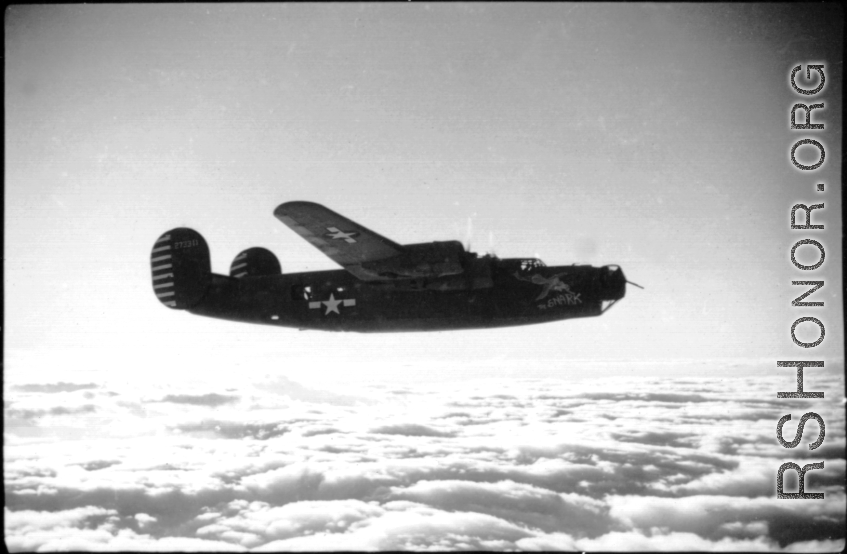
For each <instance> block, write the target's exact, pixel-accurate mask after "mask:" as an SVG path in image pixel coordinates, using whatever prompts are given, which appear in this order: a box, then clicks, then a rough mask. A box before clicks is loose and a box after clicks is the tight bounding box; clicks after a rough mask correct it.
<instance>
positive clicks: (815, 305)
mask: <svg viewBox="0 0 847 554" xmlns="http://www.w3.org/2000/svg"><path fill="white" fill-rule="evenodd" d="M804 76H805V79H804V78H803V77H804ZM788 81H789V84H790V85H791V88H792V89H793V91H794V92H795V93H796V94H797V95H799V96H798V97H797V100H801V99H802V100H805V101H806V102H811V103H809V104H806V103H804V102H795V104H794V105H793V106H792V107H791V111H790V112H789V116H790V119H791V127H790V128H791V132H792V134H793V133H795V132H797V131H800V132H803V133H804V136H801V137H797V136H796V135H795V137H796V138H795V137H792V143H793V144H792V146H791V150H790V153H789V158H790V159H791V163H792V164H793V166H794V167H796V168H797V169H799V170H800V174H801V175H802V176H804V177H806V176H809V177H812V178H811V179H807V182H808V183H810V184H811V185H812V188H811V189H807V191H806V193H805V194H807V195H808V194H809V192H811V193H812V195H821V194H825V193H826V183H820V182H817V181H819V180H820V179H817V178H815V172H816V171H818V170H819V169H821V168H822V167H823V166H824V163H825V162H826V148H825V146H824V135H825V133H824V131H825V127H826V124H825V123H824V122H822V121H817V122H815V123H813V122H812V119H813V112H814V111H815V110H817V109H821V110H822V109H824V107H825V106H824V101H823V98H822V97H821V96H820V94H821V93H822V91H823V90H824V87H825V86H826V67H825V65H824V64H823V63H818V64H816V63H807V64H805V67H804V66H803V65H797V66H795V67H793V68H792V69H791V73H790V76H789V78H788ZM818 115H820V114H818ZM809 204H811V205H809ZM809 204H794V205H793V206H792V207H791V215H790V218H789V220H790V224H791V230H792V231H799V232H801V233H803V235H802V236H801V237H798V238H799V240H797V241H796V242H795V243H794V245H793V246H792V247H791V255H790V259H791V263H792V264H793V265H794V267H796V268H797V269H800V270H802V271H807V272H809V277H810V279H813V278H814V277H816V276H817V275H816V274H815V273H814V272H815V271H817V270H819V269H820V268H821V267H822V266H823V264H824V260H825V259H826V252H825V250H824V245H823V244H821V242H820V241H818V240H815V239H814V238H810V237H814V236H815V232H818V231H822V230H823V229H824V224H823V223H819V224H812V212H814V211H815V210H823V209H824V203H823V202H819V203H814V201H811V202H809ZM818 215H819V214H818ZM803 250H806V254H807V255H809V254H810V253H811V256H812V258H813V259H812V260H805V261H806V262H807V263H808V265H806V264H803V263H801V262H799V261H798V260H797V257H798V251H799V252H802V251H803ZM811 262H814V263H811ZM810 279H807V280H803V281H791V284H792V285H794V286H802V287H804V288H806V289H807V290H806V291H805V292H804V293H803V294H801V295H800V296H798V297H797V298H795V299H794V300H793V301H792V302H791V306H792V312H794V313H792V318H793V317H794V316H796V315H800V316H801V317H798V318H797V319H796V320H795V321H794V323H793V324H792V325H791V331H790V333H791V340H793V341H794V344H795V345H797V346H798V347H799V348H804V349H808V350H807V351H804V354H803V356H802V357H803V358H804V359H803V360H780V361H778V362H776V365H777V367H785V368H794V369H795V370H796V372H797V390H796V391H793V392H777V393H776V396H777V398H823V397H824V396H823V394H824V393H823V392H821V391H818V392H807V391H805V390H804V389H803V384H804V383H803V378H804V375H803V370H804V369H806V368H817V367H824V362H823V360H809V359H807V358H809V357H810V356H809V355H808V352H811V349H813V348H816V347H818V346H820V345H821V343H823V341H824V337H825V336H826V326H825V325H824V322H823V321H822V320H821V319H820V318H818V317H814V316H812V315H806V314H807V313H811V314H815V315H820V314H817V313H815V310H818V309H820V308H822V307H823V305H824V303H823V302H813V301H806V300H805V298H807V297H808V296H809V295H811V294H813V293H814V292H815V291H817V290H818V289H821V288H823V286H824V281H823V280H822V279H821V280H810ZM792 296H793V295H792ZM794 308H800V309H802V310H808V312H805V313H803V314H799V313H797V312H796V311H794ZM803 327H805V328H806V332H808V330H809V329H812V330H813V333H814V331H817V332H816V333H815V334H817V338H816V339H815V340H813V341H811V342H806V341H803V340H800V339H798V338H797V333H798V328H801V329H802V328H803ZM805 338H809V337H805ZM809 419H814V420H815V421H816V422H817V424H818V427H819V429H820V431H819V433H818V438H817V439H816V440H815V441H814V442H813V443H810V444H809V450H815V449H816V448H818V447H819V446H820V445H822V444H823V441H824V438H825V437H826V426H825V424H824V421H823V418H822V417H821V416H820V415H818V414H816V413H815V412H811V411H810V412H806V413H805V414H803V416H802V417H801V418H800V421H799V423H798V425H797V431H796V433H795V435H794V440H792V441H791V442H788V441H786V440H785V439H784V438H783V435H782V427H783V426H784V425H785V423H786V422H788V421H790V420H791V414H785V415H784V416H782V417H781V418H780V420H779V421H778V422H777V424H776V439H777V440H778V441H779V444H781V445H782V446H783V447H785V448H796V447H797V445H799V444H800V439H801V437H802V436H803V428H804V427H805V425H806V422H807V421H808V420H809ZM815 469H823V461H821V462H817V463H812V464H806V465H804V466H803V467H802V468H801V467H800V466H799V465H798V464H796V463H795V462H785V463H784V464H782V465H781V466H779V469H778V470H777V472H776V496H777V498H781V499H802V500H810V499H820V498H823V493H822V492H806V491H805V482H804V481H805V478H806V473H807V472H809V471H813V470H815ZM787 470H794V471H796V472H797V482H798V484H797V492H785V487H784V482H783V478H784V474H785V472H786V471H787Z"/></svg>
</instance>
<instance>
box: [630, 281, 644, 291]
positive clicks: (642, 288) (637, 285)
mask: <svg viewBox="0 0 847 554" xmlns="http://www.w3.org/2000/svg"><path fill="white" fill-rule="evenodd" d="M627 283H629V284H630V285H635V286H636V287H638V288H640V289H641V290H644V287H642V286H641V285H639V284H638V283H633V282H632V281H627Z"/></svg>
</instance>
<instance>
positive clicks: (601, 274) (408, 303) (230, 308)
mask: <svg viewBox="0 0 847 554" xmlns="http://www.w3.org/2000/svg"><path fill="white" fill-rule="evenodd" d="M274 215H275V216H276V217H277V218H278V219H279V220H280V221H282V222H283V223H285V224H286V225H287V226H288V227H290V228H291V229H292V230H293V231H294V232H295V233H297V234H298V235H300V236H301V237H303V238H304V239H306V240H307V241H309V242H310V243H311V244H312V245H314V246H315V247H316V248H318V249H319V250H320V251H321V252H323V253H324V254H326V255H327V256H329V257H330V258H331V259H332V260H333V261H335V262H336V263H338V264H339V265H340V266H341V267H343V268H344V269H339V270H333V271H310V272H304V273H291V274H283V273H282V269H281V267H280V264H279V261H278V260H277V258H276V256H274V254H273V253H271V252H270V251H269V250H266V249H265V248H261V247H255V248H249V249H247V250H245V251H243V252H241V253H240V254H239V255H238V256H236V257H235V260H233V262H232V265H231V267H230V271H229V276H228V277H227V276H225V275H219V274H216V273H212V269H211V261H210V257H209V247H208V245H207V244H206V241H205V240H204V239H203V237H202V236H201V235H200V233H198V232H197V231H194V230H192V229H187V228H184V227H181V228H177V229H173V230H171V231H168V232H167V233H165V234H163V235H162V236H161V237H159V239H158V240H157V241H156V243H155V244H154V245H153V252H152V255H151V260H150V261H151V264H152V269H153V291H154V292H155V294H156V297H157V298H158V299H159V301H160V302H162V304H164V305H165V306H168V307H170V308H173V309H177V310H188V311H189V312H191V313H193V314H197V315H203V316H208V317H216V318H221V319H228V320H232V321H243V322H248V323H262V324H266V325H279V326H281V327H296V328H299V329H319V330H323V331H358V332H390V331H442V330H449V329H474V328H487V327H504V326H510V325H527V324H531V323H545V322H549V321H557V320H560V319H569V318H575V317H590V316H597V315H600V314H602V313H603V312H605V311H606V310H607V309H608V308H609V307H611V305H612V304H614V303H615V302H616V301H618V300H620V299H621V298H623V297H624V294H625V292H626V283H627V280H626V278H625V277H624V274H623V271H622V270H621V268H620V267H617V266H603V267H592V266H588V265H570V266H556V267H547V266H545V265H544V263H542V262H541V260H538V259H535V258H510V259H499V258H497V257H496V256H491V255H486V256H482V257H480V256H477V255H476V254H475V253H473V252H467V251H465V249H464V248H463V247H462V244H461V243H460V242H458V241H444V242H427V243H421V244H407V245H400V244H397V243H395V242H393V241H391V240H389V239H387V238H385V237H383V236H381V235H379V234H377V233H374V232H373V231H371V230H370V229H368V228H366V227H364V226H362V225H359V224H358V223H355V222H354V221H351V220H349V219H347V218H346V217H344V216H342V215H339V214H337V213H335V212H334V211H332V210H330V209H328V208H325V207H324V206H321V205H320V204H315V203H313V202H286V203H285V204H281V205H280V206H279V207H277V209H276V210H274Z"/></svg>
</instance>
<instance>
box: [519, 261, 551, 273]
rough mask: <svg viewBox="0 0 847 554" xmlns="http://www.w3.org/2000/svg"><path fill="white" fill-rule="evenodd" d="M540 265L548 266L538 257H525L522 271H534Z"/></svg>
mask: <svg viewBox="0 0 847 554" xmlns="http://www.w3.org/2000/svg"><path fill="white" fill-rule="evenodd" d="M539 267H547V266H546V265H545V263H544V262H542V261H541V260H539V259H538V258H525V259H523V260H521V268H520V269H521V271H532V270H533V269H537V268H539Z"/></svg>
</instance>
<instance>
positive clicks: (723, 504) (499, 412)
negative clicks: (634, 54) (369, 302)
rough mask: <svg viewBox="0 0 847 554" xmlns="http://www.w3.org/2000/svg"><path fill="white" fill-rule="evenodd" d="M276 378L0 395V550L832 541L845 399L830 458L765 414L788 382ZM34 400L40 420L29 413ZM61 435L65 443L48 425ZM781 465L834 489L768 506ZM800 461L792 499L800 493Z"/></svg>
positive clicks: (795, 407)
mask: <svg viewBox="0 0 847 554" xmlns="http://www.w3.org/2000/svg"><path fill="white" fill-rule="evenodd" d="M271 383H272V385H273V386H271V387H269V388H268V389H265V388H264V387H263V386H259V385H258V384H255V385H251V386H249V387H243V388H235V389H232V390H228V391H227V394H225V395H224V394H221V393H219V392H216V391H212V390H202V389H200V390H194V391H192V392H191V393H186V392H184V391H174V390H167V387H166V385H162V384H161V383H160V384H156V385H155V387H154V386H153V385H151V386H150V388H148V389H145V390H129V389H127V390H120V389H115V390H116V391H117V392H113V391H108V394H107V391H103V390H101V389H97V390H90V389H85V390H83V389H80V390H61V391H60V390H56V391H52V390H49V391H48V390H46V389H45V390H40V389H32V390H23V389H14V388H13V389H12V390H13V391H15V392H14V394H13V395H11V396H10V397H9V398H8V399H7V404H6V413H7V415H8V414H10V413H12V414H16V416H17V419H16V420H14V425H12V426H9V425H8V424H7V428H6V449H5V462H6V464H5V472H4V478H5V490H6V521H7V524H6V536H7V544H9V545H10V548H12V549H13V550H19V551H20V550H35V549H39V548H43V549H52V548H59V546H58V545H60V544H61V545H71V547H74V548H76V549H82V550H89V549H117V550H121V549H125V550H156V549H160V550H162V549H163V550H168V549H177V550H186V549H187V550H204V549H205V550H225V549H230V550H244V549H257V550H338V549H342V550H351V549H353V550H356V549H367V550H373V549H415V550H427V549H442V550H443V549H456V550H462V549H473V550H480V549H482V550H499V549H521V550H552V549H564V550H748V551H760V550H762V551H764V550H767V551H779V550H785V551H826V550H827V549H830V550H831V549H833V548H834V549H836V550H837V549H839V548H843V545H844V531H843V528H844V523H845V509H844V503H845V500H844V499H845V497H844V475H845V466H847V462H845V459H844V439H845V437H844V414H843V410H842V409H841V405H840V403H839V402H838V400H837V399H827V402H822V403H819V404H818V405H816V406H815V409H816V411H817V412H818V413H820V414H821V415H822V416H823V417H824V418H825V419H826V421H827V436H826V441H825V443H824V444H823V445H822V446H821V448H819V449H817V450H815V451H809V450H808V449H807V448H805V443H803V444H801V446H802V447H804V448H797V449H793V450H787V449H784V448H782V447H781V446H780V445H779V444H778V443H777V442H776V439H775V435H774V429H775V424H776V421H777V420H778V419H779V417H781V416H782V414H784V413H786V412H787V411H791V412H792V413H795V414H797V415H798V416H799V415H800V414H802V413H804V412H805V411H808V406H807V405H805V404H803V403H795V402H793V401H792V402H783V401H782V400H780V399H777V398H776V395H775V394H774V393H773V391H774V390H778V387H779V386H780V383H779V380H778V379H772V380H770V381H767V380H759V381H756V380H744V379H739V380H738V382H736V383H733V385H732V386H731V387H727V386H726V384H724V385H722V386H715V385H714V384H713V383H710V381H709V380H707V379H686V380H684V381H680V382H675V381H674V380H673V379H664V380H642V381H631V380H625V379H622V378H619V379H607V380H602V381H583V382H580V383H567V382H563V381H552V380H513V381H508V382H496V381H486V382H474V383H473V384H462V383H452V384H449V385H447V384H441V385H440V386H439V387H438V388H435V387H433V388H430V389H427V388H426V387H423V386H421V387H415V388H414V389H404V390H403V391H401V392H403V393H404V394H385V392H386V391H385V390H384V389H383V388H379V387H376V386H375V387H371V388H369V387H368V385H362V386H360V387H359V388H358V389H357V390H355V391H354V390H346V391H344V392H342V393H336V392H332V391H327V392H325V393H319V391H315V390H314V389H310V388H308V387H302V386H298V385H297V384H296V383H293V382H291V381H289V380H287V379H284V378H283V379H274V380H272V381H271ZM504 390H508V391H509V392H508V394H504V393H503V391H504ZM395 392H396V391H395ZM86 394H88V395H93V396H90V397H85V396H84V395H86ZM162 399H170V400H168V401H161V400H162ZM86 406H92V407H93V409H87V408H85V407H86ZM801 410H802V411H801ZM28 412H32V413H33V414H34V413H39V414H43V416H42V417H31V418H29V419H25V418H23V417H22V416H23V415H24V414H26V413H28ZM48 418H49V419H48ZM114 422H120V424H119V425H116V424H115V423H114ZM91 427H93V428H94V429H95V430H97V431H99V436H98V435H96V434H94V433H92V432H91V430H90V428H91ZM57 428H59V429H62V433H61V434H49V431H50V430H54V429H57ZM84 429H88V431H86V433H87V434H83V430H84ZM807 434H809V435H810V434H811V432H810V433H807ZM82 438H84V439H85V440H79V439H82ZM804 440H805V441H806V442H808V441H809V440H810V439H808V437H805V436H804ZM791 459H794V460H797V461H798V463H801V464H804V463H811V462H812V461H825V469H823V470H816V471H814V472H810V473H808V474H807V476H806V490H807V491H809V492H811V491H822V492H825V494H826V497H825V499H824V500H816V501H804V502H799V501H782V500H778V499H777V498H776V485H775V475H776V469H777V467H778V466H779V465H780V464H781V463H783V462H784V461H788V460H791ZM790 473H791V472H789V473H787V474H786V490H787V491H792V490H796V486H797V479H796V475H794V476H793V477H792V475H790ZM63 548H64V547H63Z"/></svg>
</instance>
